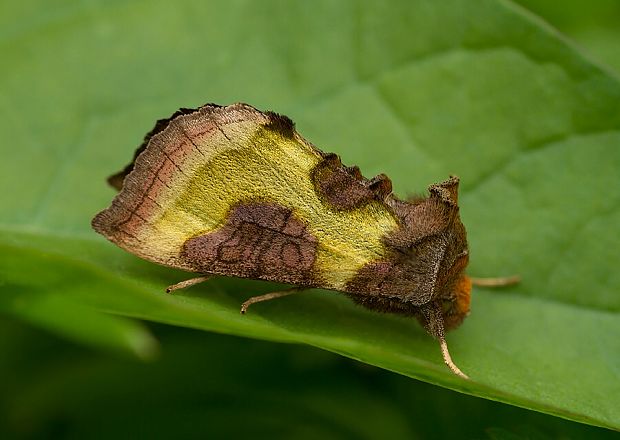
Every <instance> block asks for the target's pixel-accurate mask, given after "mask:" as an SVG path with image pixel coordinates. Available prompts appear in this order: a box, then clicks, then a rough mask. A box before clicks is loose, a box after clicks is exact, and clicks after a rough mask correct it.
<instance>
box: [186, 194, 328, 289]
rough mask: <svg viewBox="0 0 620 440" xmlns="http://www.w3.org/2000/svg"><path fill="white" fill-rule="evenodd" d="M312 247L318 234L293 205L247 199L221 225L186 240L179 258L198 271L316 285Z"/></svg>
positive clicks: (314, 250) (313, 247)
mask: <svg viewBox="0 0 620 440" xmlns="http://www.w3.org/2000/svg"><path fill="white" fill-rule="evenodd" d="M316 248H317V239H316V238H315V237H314V236H313V235H312V234H310V233H309V232H308V231H307V230H306V226H305V225H304V223H303V222H302V221H300V220H299V219H298V218H297V217H296V216H295V215H294V213H293V211H292V210H290V209H287V208H284V207H282V206H280V205H276V204H273V203H245V204H239V205H236V206H235V207H234V208H233V209H232V210H231V212H230V215H229V216H228V219H227V222H226V224H225V225H224V226H223V227H222V228H220V229H218V230H217V231H215V232H212V233H209V234H205V235H201V236H198V237H194V238H192V239H190V240H188V241H187V242H186V243H185V245H184V246H183V251H182V258H183V259H184V260H185V261H186V262H187V264H188V265H191V266H192V267H194V269H195V270H196V271H198V272H207V273H221V274H225V275H234V276H239V277H247V278H259V279H265V280H273V281H279V282H285V283H290V284H301V285H315V284H317V274H315V271H314V262H315V259H316V252H317V251H316Z"/></svg>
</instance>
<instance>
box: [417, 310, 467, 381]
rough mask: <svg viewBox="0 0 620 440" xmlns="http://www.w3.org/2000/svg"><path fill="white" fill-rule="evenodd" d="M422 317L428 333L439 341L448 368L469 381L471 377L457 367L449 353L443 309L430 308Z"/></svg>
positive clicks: (424, 311)
mask: <svg viewBox="0 0 620 440" xmlns="http://www.w3.org/2000/svg"><path fill="white" fill-rule="evenodd" d="M422 315H423V316H424V321H425V323H424V328H426V331H428V332H429V333H430V334H431V336H433V337H434V338H435V339H437V340H439V346H440V347H441V355H442V356H443V361H444V363H445V364H446V366H447V367H448V368H449V369H450V370H452V372H453V373H454V374H456V375H457V376H459V377H462V378H463V379H469V377H468V376H467V375H466V374H465V373H463V372H462V371H461V369H460V368H459V367H457V366H456V364H455V363H454V361H452V356H450V351H448V343H447V342H446V335H445V330H444V323H443V317H442V315H441V308H440V307H439V306H438V305H433V306H430V307H428V308H426V309H424V310H422Z"/></svg>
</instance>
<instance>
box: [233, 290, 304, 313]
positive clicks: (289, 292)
mask: <svg viewBox="0 0 620 440" xmlns="http://www.w3.org/2000/svg"><path fill="white" fill-rule="evenodd" d="M303 290H307V288H306V287H293V288H290V289H286V290H281V291H278V292H271V293H266V294H264V295H259V296H253V297H252V298H250V299H248V300H247V301H245V302H244V303H243V304H241V314H242V315H244V314H245V312H247V311H248V307H250V306H251V305H252V304H256V303H259V302H263V301H269V300H270V299H276V298H282V297H283V296H288V295H292V294H294V293H298V292H301V291H303Z"/></svg>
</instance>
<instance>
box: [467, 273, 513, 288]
mask: <svg viewBox="0 0 620 440" xmlns="http://www.w3.org/2000/svg"><path fill="white" fill-rule="evenodd" d="M470 279H471V283H472V284H473V285H474V286H478V287H504V286H512V285H513V284H517V283H519V282H520V281H521V277H520V276H519V275H513V276H510V277H499V278H470Z"/></svg>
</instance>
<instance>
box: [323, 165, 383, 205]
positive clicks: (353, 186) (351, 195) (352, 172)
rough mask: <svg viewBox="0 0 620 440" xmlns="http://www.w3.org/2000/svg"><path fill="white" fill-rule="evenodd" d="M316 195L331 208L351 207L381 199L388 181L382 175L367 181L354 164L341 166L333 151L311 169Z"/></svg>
mask: <svg viewBox="0 0 620 440" xmlns="http://www.w3.org/2000/svg"><path fill="white" fill-rule="evenodd" d="M312 181H313V183H314V186H315V189H316V192H317V194H319V197H320V198H321V199H322V200H324V201H326V202H327V203H329V204H330V205H331V206H332V207H334V208H335V209H340V210H351V209H355V208H359V207H361V206H364V205H366V204H367V203H370V202H372V201H373V200H379V201H384V199H385V198H386V197H388V196H389V195H390V194H391V192H392V182H391V181H390V179H389V178H388V177H387V176H385V175H384V174H380V175H378V176H376V177H374V178H373V179H371V180H368V179H365V178H364V176H362V173H361V172H360V170H359V168H358V167H345V166H343V165H342V163H341V162H340V158H339V157H338V156H337V155H336V154H331V153H330V154H325V155H324V158H323V160H322V161H321V162H319V163H318V164H317V166H316V167H315V168H314V170H313V171H312Z"/></svg>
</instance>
